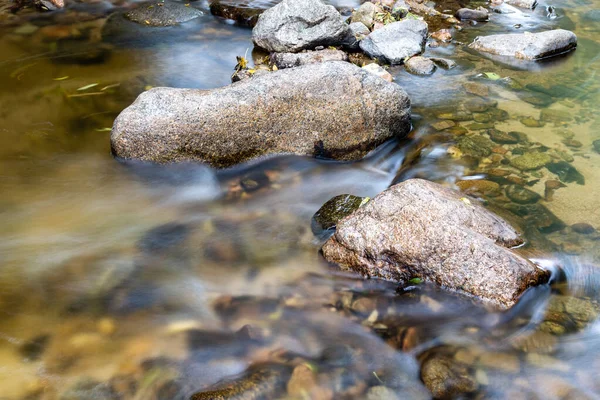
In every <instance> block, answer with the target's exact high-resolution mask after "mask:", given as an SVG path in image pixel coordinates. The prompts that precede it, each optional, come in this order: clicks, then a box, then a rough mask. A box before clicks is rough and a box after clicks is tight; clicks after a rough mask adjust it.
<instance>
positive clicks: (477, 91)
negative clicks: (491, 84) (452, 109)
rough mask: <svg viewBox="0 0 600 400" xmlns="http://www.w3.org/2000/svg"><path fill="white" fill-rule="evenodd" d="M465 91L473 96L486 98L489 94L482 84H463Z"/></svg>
mask: <svg viewBox="0 0 600 400" xmlns="http://www.w3.org/2000/svg"><path fill="white" fill-rule="evenodd" d="M463 87H464V88H465V91H466V92H467V93H470V94H474V95H475V96H480V97H483V98H485V97H487V96H488V95H489V94H490V90H489V89H488V87H487V86H486V85H484V84H482V83H477V82H466V83H464V84H463Z"/></svg>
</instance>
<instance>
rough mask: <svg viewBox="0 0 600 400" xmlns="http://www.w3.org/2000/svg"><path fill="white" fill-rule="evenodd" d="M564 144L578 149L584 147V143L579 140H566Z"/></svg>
mask: <svg viewBox="0 0 600 400" xmlns="http://www.w3.org/2000/svg"><path fill="white" fill-rule="evenodd" d="M562 142H563V143H564V144H565V145H567V146H569V147H574V148H576V149H578V148H581V147H583V143H581V142H580V141H579V140H575V139H565V140H563V141H562Z"/></svg>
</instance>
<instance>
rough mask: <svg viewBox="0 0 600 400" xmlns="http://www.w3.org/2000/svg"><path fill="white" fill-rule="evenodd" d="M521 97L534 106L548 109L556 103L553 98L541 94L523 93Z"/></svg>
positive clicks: (520, 94)
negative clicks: (547, 107)
mask: <svg viewBox="0 0 600 400" xmlns="http://www.w3.org/2000/svg"><path fill="white" fill-rule="evenodd" d="M519 97H520V98H521V100H523V101H526V102H527V103H529V104H533V105H534V106H540V107H546V106H549V105H550V104H552V103H554V99H553V98H552V96H549V95H547V94H544V93H539V92H538V93H535V92H521V93H519Z"/></svg>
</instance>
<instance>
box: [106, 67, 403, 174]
mask: <svg viewBox="0 0 600 400" xmlns="http://www.w3.org/2000/svg"><path fill="white" fill-rule="evenodd" d="M409 130H410V100H409V98H408V96H407V95H406V93H405V92H404V91H403V90H402V88H400V86H398V85H396V84H393V83H389V82H386V81H384V80H383V79H380V78H378V77H376V76H374V75H372V74H370V73H369V72H367V71H365V70H363V69H361V68H358V67H357V66H355V65H353V64H350V63H347V62H343V61H332V62H326V63H320V64H311V65H305V66H301V67H296V68H289V69H284V70H280V71H276V72H271V73H268V74H264V75H260V76H256V77H253V78H252V79H246V80H243V81H240V82H237V83H234V84H232V85H230V86H226V87H222V88H218V89H213V90H197V89H173V88H155V89H152V90H149V91H147V92H145V93H142V94H141V95H140V96H139V97H138V98H137V100H136V101H135V102H134V103H133V104H132V105H131V106H129V107H128V108H126V109H125V110H124V111H123V112H122V113H121V114H120V115H119V116H118V117H117V119H116V120H115V123H114V126H113V130H112V135H111V145H112V150H113V153H114V154H115V155H116V156H118V157H121V158H124V159H139V160H145V161H153V162H159V163H167V162H174V161H200V162H206V163H208V164H211V165H212V166H215V167H219V168H223V167H229V166H232V165H235V164H237V163H240V162H243V161H248V160H252V159H256V158H260V157H265V156H268V155H272V154H290V153H292V154H298V155H306V156H319V157H326V158H333V159H338V160H356V159H360V158H362V157H363V156H365V155H366V154H367V153H368V152H369V151H370V150H372V149H374V148H375V147H376V146H377V145H379V144H381V143H383V142H384V141H386V140H387V139H390V138H392V137H396V136H404V135H406V134H407V133H408V132H409Z"/></svg>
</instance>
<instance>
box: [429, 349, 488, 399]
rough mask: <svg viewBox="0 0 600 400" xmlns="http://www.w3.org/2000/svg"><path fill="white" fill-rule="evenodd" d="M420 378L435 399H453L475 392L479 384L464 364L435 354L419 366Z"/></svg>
mask: <svg viewBox="0 0 600 400" xmlns="http://www.w3.org/2000/svg"><path fill="white" fill-rule="evenodd" d="M421 379H423V383H425V386H427V388H428V389H429V390H430V391H431V394H433V397H434V398H436V399H454V398H457V397H462V396H464V395H468V394H469V393H473V392H475V391H476V390H477V389H478V387H479V385H478V383H477V380H476V379H475V376H474V375H473V374H472V373H471V372H470V371H469V367H468V365H466V364H463V363H460V362H457V361H456V360H454V359H452V358H451V357H449V356H446V355H442V354H436V355H434V356H432V357H429V358H427V359H426V360H425V361H424V362H423V365H422V366H421Z"/></svg>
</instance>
